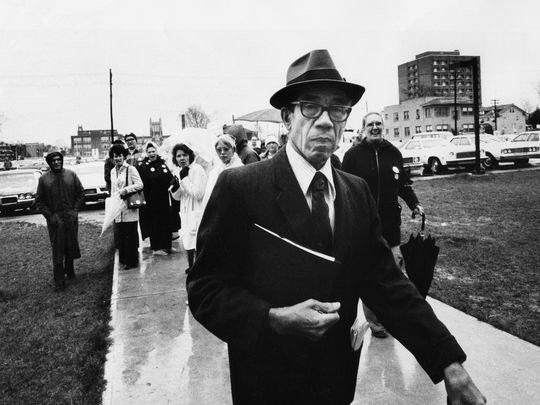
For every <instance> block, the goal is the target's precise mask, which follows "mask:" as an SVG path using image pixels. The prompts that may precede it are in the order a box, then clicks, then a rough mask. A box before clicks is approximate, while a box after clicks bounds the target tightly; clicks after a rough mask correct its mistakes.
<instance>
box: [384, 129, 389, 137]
mask: <svg viewBox="0 0 540 405" xmlns="http://www.w3.org/2000/svg"><path fill="white" fill-rule="evenodd" d="M388 131H389V129H388V128H385V129H384V134H385V135H386V136H388V134H389V132H388Z"/></svg>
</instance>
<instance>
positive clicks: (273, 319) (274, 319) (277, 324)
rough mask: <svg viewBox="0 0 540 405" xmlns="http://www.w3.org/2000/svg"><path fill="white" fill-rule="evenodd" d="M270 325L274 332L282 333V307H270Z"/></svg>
mask: <svg viewBox="0 0 540 405" xmlns="http://www.w3.org/2000/svg"><path fill="white" fill-rule="evenodd" d="M268 326H269V327H270V329H271V330H272V331H273V332H276V333H279V334H280V333H281V317H280V308H270V310H269V311H268Z"/></svg>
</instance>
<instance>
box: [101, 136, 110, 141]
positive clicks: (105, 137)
mask: <svg viewBox="0 0 540 405" xmlns="http://www.w3.org/2000/svg"><path fill="white" fill-rule="evenodd" d="M108 141H109V137H108V136H102V137H101V142H108Z"/></svg>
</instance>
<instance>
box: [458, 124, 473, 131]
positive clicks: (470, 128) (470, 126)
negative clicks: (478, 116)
mask: <svg viewBox="0 0 540 405" xmlns="http://www.w3.org/2000/svg"><path fill="white" fill-rule="evenodd" d="M461 128H462V129H463V132H473V131H474V124H463V125H462V126H461Z"/></svg>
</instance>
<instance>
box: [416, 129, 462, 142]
mask: <svg viewBox="0 0 540 405" xmlns="http://www.w3.org/2000/svg"><path fill="white" fill-rule="evenodd" d="M453 136H454V134H452V132H450V131H432V132H419V133H417V134H414V135H413V136H412V137H411V139H447V140H448V139H451V138H452V137H453Z"/></svg>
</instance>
